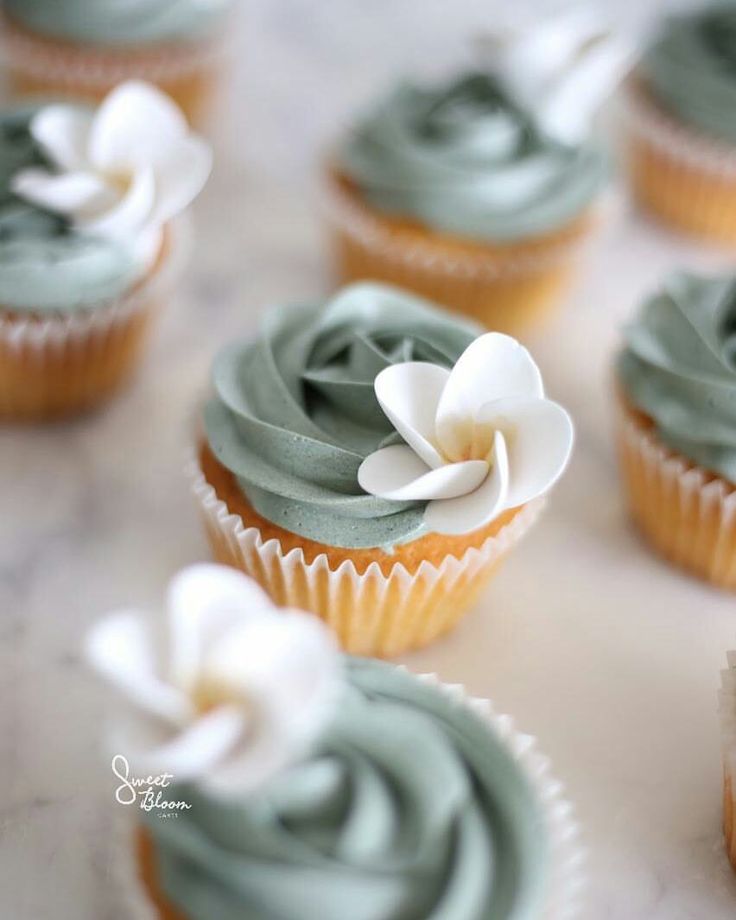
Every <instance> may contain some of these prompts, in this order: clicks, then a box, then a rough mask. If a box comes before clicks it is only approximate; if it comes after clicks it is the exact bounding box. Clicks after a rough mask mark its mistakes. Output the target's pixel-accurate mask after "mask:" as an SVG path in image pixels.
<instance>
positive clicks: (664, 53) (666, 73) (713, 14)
mask: <svg viewBox="0 0 736 920" xmlns="http://www.w3.org/2000/svg"><path fill="white" fill-rule="evenodd" d="M641 72H642V74H643V76H644V78H645V80H646V83H647V85H648V86H649V87H650V89H651V90H652V91H653V93H654V94H655V96H656V97H657V98H658V99H659V100H660V101H661V102H662V103H663V104H664V105H665V107H666V108H668V109H669V110H670V111H671V112H672V113H673V114H674V115H676V116H678V117H679V118H680V119H682V120H683V121H684V122H685V123H686V124H689V125H692V126H693V127H695V128H699V129H700V130H702V131H704V132H705V133H706V134H710V135H712V136H714V137H716V138H721V139H723V140H726V141H731V142H736V5H735V4H733V3H716V4H712V5H710V6H708V7H706V8H705V9H702V10H698V11H696V12H691V13H688V14H687V15H680V16H673V17H670V18H669V19H667V20H666V22H665V24H664V26H663V27H662V30H661V32H660V35H659V36H658V38H657V39H655V41H654V42H653V44H652V46H651V47H650V49H649V50H648V52H647V54H646V55H645V57H644V60H643V61H642V64H641Z"/></svg>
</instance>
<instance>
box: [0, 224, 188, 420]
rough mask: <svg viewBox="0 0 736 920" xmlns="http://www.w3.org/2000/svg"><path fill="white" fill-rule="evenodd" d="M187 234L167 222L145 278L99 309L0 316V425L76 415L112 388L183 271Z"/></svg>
mask: <svg viewBox="0 0 736 920" xmlns="http://www.w3.org/2000/svg"><path fill="white" fill-rule="evenodd" d="M189 233H190V231H189V226H188V224H187V222H186V220H181V219H180V220H178V221H174V222H172V224H171V225H169V227H168V228H167V237H166V244H165V245H166V250H165V254H164V256H163V257H162V259H161V261H160V262H159V264H158V266H157V267H156V268H155V269H154V271H153V273H152V274H151V276H150V277H149V278H148V279H147V280H146V281H144V282H143V283H142V284H140V285H138V286H137V287H136V288H135V290H134V291H132V292H131V293H129V294H127V295H124V296H123V297H121V298H119V299H118V300H116V301H113V302H111V303H110V304H107V305H105V306H103V307H96V308H93V309H89V310H81V311H78V312H74V313H55V314H52V315H46V314H43V313H30V312H28V313H26V312H24V313H20V312H18V313H14V314H13V313H11V312H9V311H8V312H5V313H3V312H2V311H0V421H7V420H11V421H23V420H41V419H48V418H55V417H60V416H63V415H67V414H71V413H74V412H79V411H83V410H86V409H89V408H93V407H94V406H96V405H97V404H99V403H100V402H102V401H104V399H106V398H107V397H108V396H110V395H111V394H112V393H113V392H114V391H115V390H116V389H118V387H119V386H121V385H122V384H123V383H124V382H125V380H126V378H127V377H128V376H130V374H131V373H132V371H133V369H134V367H135V365H136V363H137V360H138V358H139V355H140V352H141V350H142V347H143V345H144V342H145V340H146V337H147V332H148V329H149V326H150V324H151V321H152V319H153V315H154V313H155V309H156V307H157V306H158V305H159V304H160V303H161V301H162V300H163V299H164V297H165V296H166V294H167V293H168V291H169V290H170V288H171V286H172V285H173V282H174V280H175V279H176V277H177V276H178V274H179V272H180V270H181V268H182V265H183V263H184V261H185V258H186V252H187V250H188V243H189Z"/></svg>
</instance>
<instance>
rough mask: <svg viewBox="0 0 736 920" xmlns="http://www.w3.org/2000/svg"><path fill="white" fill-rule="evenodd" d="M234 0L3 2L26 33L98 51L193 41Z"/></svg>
mask: <svg viewBox="0 0 736 920" xmlns="http://www.w3.org/2000/svg"><path fill="white" fill-rule="evenodd" d="M232 3H233V0H2V5H3V8H4V9H5V11H6V12H7V13H9V14H10V15H11V16H12V17H13V18H14V19H15V20H16V21H17V22H20V23H21V24H22V25H24V26H25V27H26V28H28V29H32V30H33V31H34V32H38V33H40V34H42V35H47V36H51V37H53V38H61V39H68V40H71V41H80V42H91V43H93V44H100V45H129V44H137V43H141V44H145V43H155V42H169V41H180V40H187V39H194V38H197V37H198V36H201V35H206V34H207V33H210V32H212V31H213V30H214V29H216V28H217V27H218V26H220V25H221V24H222V21H223V17H224V14H225V13H226V11H227V10H228V9H229V8H230V7H231V6H232Z"/></svg>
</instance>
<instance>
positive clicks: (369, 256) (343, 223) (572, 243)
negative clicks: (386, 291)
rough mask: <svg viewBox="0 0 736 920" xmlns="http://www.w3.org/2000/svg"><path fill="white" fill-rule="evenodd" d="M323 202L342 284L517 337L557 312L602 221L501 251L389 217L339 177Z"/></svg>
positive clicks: (595, 216) (588, 219) (590, 219)
mask: <svg viewBox="0 0 736 920" xmlns="http://www.w3.org/2000/svg"><path fill="white" fill-rule="evenodd" d="M322 197H323V212H324V216H325V220H326V223H327V226H328V229H329V234H330V241H331V246H332V253H333V259H334V264H335V272H336V275H337V280H338V281H339V282H340V283H341V284H346V283H349V282H351V281H360V280H365V279H370V280H376V281H383V282H386V283H388V284H393V285H396V286H398V287H403V288H406V289H407V290H409V291H413V292H414V293H416V294H418V295H420V296H422V297H425V298H427V299H428V300H432V301H435V302H436V303H440V304H442V305H443V306H445V307H446V308H447V309H449V310H454V311H456V312H459V313H463V314H465V315H467V316H470V317H472V318H473V319H475V320H477V321H478V322H480V323H482V324H483V325H485V326H486V327H487V328H489V329H494V330H498V331H501V332H506V333H509V334H511V335H515V336H518V335H519V334H522V333H525V332H526V331H527V330H528V329H530V328H532V327H534V326H536V325H538V324H539V323H540V322H542V321H543V320H544V319H545V318H546V317H547V315H548V314H549V313H551V312H553V310H554V308H555V307H556V306H557V305H558V303H559V301H560V299H561V297H562V295H563V293H564V292H565V290H566V289H567V287H568V285H569V282H570V280H571V278H572V276H573V274H574V271H575V268H576V264H577V262H578V259H579V256H580V254H581V252H582V251H583V250H584V248H585V243H587V242H588V241H589V239H590V237H591V235H592V230H593V228H594V227H595V225H596V224H597V223H598V222H599V218H600V215H599V213H597V212H596V213H594V210H593V209H591V210H590V211H589V212H587V213H585V214H584V215H582V216H581V217H580V218H579V219H577V220H575V221H574V222H572V223H571V224H570V225H569V226H568V227H567V228H565V229H563V230H561V231H559V232H558V233H555V234H552V235H550V236H548V237H540V238H538V239H536V240H529V241H525V242H519V243H510V244H507V245H493V244H490V243H488V244H484V243H477V242H473V241H467V240H460V239H457V240H455V239H452V238H451V237H449V236H447V235H439V234H433V233H431V232H430V231H428V230H423V229H422V228H420V227H419V226H417V225H408V224H406V222H401V221H398V220H396V219H392V218H391V217H388V216H384V215H382V214H380V213H379V212H378V211H376V210H375V209H372V208H370V207H369V206H368V205H366V204H364V203H363V202H362V201H361V200H360V198H359V197H358V195H357V193H355V192H353V191H352V190H350V189H348V188H347V187H346V184H345V183H344V182H341V181H339V180H338V179H337V178H335V177H331V178H329V179H328V180H327V182H326V183H325V187H324V190H323V196H322Z"/></svg>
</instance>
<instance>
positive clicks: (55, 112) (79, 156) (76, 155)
mask: <svg viewBox="0 0 736 920" xmlns="http://www.w3.org/2000/svg"><path fill="white" fill-rule="evenodd" d="M92 120H93V115H92V113H91V112H88V111H85V110H84V109H82V108H78V107H77V106H70V105H49V106H46V107H45V108H43V109H41V110H40V111H39V112H38V114H36V115H34V117H33V119H32V120H31V126H30V130H31V135H32V136H33V139H34V140H35V141H36V143H37V144H38V145H39V146H40V147H41V148H42V149H43V151H44V153H45V154H46V156H48V157H49V159H50V160H52V161H53V163H54V165H55V166H59V167H60V168H61V169H68V170H73V171H78V170H84V169H86V168H87V166H88V162H87V145H88V142H89V133H90V130H91V128H92Z"/></svg>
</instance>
